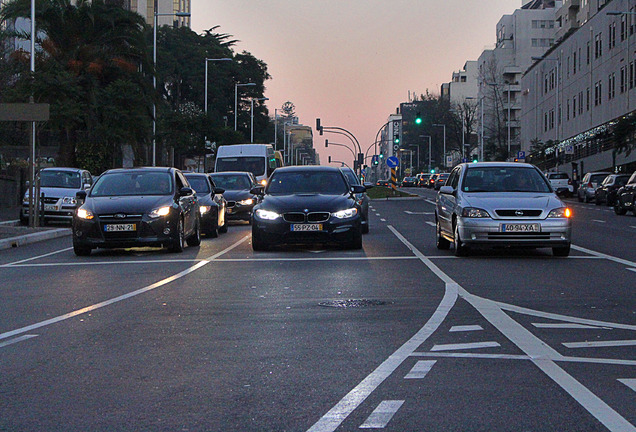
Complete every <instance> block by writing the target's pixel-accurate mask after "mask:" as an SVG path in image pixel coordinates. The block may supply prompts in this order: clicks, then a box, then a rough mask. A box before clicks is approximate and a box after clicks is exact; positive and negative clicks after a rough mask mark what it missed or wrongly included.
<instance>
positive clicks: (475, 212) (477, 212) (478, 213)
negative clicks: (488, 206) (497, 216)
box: [462, 207, 490, 218]
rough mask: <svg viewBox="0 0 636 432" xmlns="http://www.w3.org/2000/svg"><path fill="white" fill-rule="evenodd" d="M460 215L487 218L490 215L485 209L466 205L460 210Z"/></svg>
mask: <svg viewBox="0 0 636 432" xmlns="http://www.w3.org/2000/svg"><path fill="white" fill-rule="evenodd" d="M462 217H467V218H489V217H490V215H489V214H488V212H487V211H486V210H482V209H480V208H475V207H466V208H465V209H463V210H462Z"/></svg>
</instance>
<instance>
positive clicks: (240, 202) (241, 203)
mask: <svg viewBox="0 0 636 432" xmlns="http://www.w3.org/2000/svg"><path fill="white" fill-rule="evenodd" d="M237 204H238V205H244V206H246V205H252V204H254V200H253V199H252V198H248V199H244V200H241V201H238V202H237Z"/></svg>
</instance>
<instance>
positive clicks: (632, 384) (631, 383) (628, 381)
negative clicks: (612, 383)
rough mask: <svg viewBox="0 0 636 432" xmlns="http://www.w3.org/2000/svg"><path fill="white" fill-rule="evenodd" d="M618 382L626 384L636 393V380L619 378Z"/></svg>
mask: <svg viewBox="0 0 636 432" xmlns="http://www.w3.org/2000/svg"><path fill="white" fill-rule="evenodd" d="M618 381H620V382H622V383H623V384H625V385H626V386H627V387H629V388H630V389H632V390H634V391H636V379H633V378H619V379H618Z"/></svg>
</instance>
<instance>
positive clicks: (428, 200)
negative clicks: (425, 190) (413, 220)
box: [424, 199, 437, 206]
mask: <svg viewBox="0 0 636 432" xmlns="http://www.w3.org/2000/svg"><path fill="white" fill-rule="evenodd" d="M424 201H425V202H427V203H429V204H433V205H434V206H436V205H437V203H436V202H435V201H431V200H430V199H425V200H424Z"/></svg>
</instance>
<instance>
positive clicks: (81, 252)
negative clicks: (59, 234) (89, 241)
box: [73, 244, 91, 256]
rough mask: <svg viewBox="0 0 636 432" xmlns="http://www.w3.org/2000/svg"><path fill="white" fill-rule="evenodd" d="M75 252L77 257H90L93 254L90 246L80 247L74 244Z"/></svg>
mask: <svg viewBox="0 0 636 432" xmlns="http://www.w3.org/2000/svg"><path fill="white" fill-rule="evenodd" d="M73 252H75V255H77V256H89V255H90V254H91V248H90V247H89V246H80V245H76V244H74V245H73Z"/></svg>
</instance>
